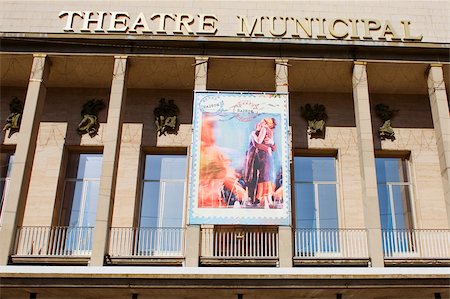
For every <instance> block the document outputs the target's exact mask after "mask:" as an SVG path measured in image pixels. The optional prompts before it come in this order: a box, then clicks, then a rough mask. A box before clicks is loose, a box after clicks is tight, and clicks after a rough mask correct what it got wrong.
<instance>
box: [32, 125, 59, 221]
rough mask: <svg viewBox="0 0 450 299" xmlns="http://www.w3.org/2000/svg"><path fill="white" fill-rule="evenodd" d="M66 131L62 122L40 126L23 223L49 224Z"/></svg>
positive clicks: (51, 217)
mask: <svg viewBox="0 0 450 299" xmlns="http://www.w3.org/2000/svg"><path fill="white" fill-rule="evenodd" d="M66 130H67V124H66V123H44V122H42V123H41V125H40V128H39V133H38V139H37V145H36V153H35V156H34V161H33V170H32V173H31V179H30V188H29V191H28V197H27V203H26V206H25V215H24V219H23V226H51V225H52V220H53V211H54V207H55V199H56V195H57V194H56V189H57V186H58V179H59V175H60V170H61V169H60V168H61V162H62V161H61V160H62V155H63V149H64V137H65V136H66Z"/></svg>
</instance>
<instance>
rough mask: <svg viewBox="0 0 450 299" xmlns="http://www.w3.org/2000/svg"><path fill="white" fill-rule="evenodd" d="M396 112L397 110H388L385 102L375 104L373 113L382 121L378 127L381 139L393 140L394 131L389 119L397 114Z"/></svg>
mask: <svg viewBox="0 0 450 299" xmlns="http://www.w3.org/2000/svg"><path fill="white" fill-rule="evenodd" d="M397 112H398V111H397V110H390V109H389V106H387V105H385V104H377V105H376V106H375V113H376V115H377V116H378V118H380V119H381V121H382V122H383V125H382V126H381V127H380V128H379V129H378V133H379V136H380V139H381V140H386V139H389V140H391V141H394V140H395V132H394V129H393V128H392V126H391V119H392V118H393V117H394V116H395V115H396V114H397Z"/></svg>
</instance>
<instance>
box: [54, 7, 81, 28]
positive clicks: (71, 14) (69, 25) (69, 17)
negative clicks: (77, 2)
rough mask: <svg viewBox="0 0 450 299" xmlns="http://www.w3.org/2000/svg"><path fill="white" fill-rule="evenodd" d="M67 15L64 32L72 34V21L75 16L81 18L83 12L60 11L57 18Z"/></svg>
mask: <svg viewBox="0 0 450 299" xmlns="http://www.w3.org/2000/svg"><path fill="white" fill-rule="evenodd" d="M66 15H67V23H66V26H65V27H64V29H63V30H64V31H65V32H73V19H74V18H75V16H79V17H81V18H83V12H82V11H62V12H60V13H59V18H63V17H64V16H66Z"/></svg>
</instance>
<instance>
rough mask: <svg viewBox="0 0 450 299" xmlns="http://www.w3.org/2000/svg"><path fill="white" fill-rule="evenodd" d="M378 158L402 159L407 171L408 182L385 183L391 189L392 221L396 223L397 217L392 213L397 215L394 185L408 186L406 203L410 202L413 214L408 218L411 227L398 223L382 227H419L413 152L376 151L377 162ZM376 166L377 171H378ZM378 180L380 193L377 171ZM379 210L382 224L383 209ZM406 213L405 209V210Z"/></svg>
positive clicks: (411, 228)
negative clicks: (393, 192) (407, 200)
mask: <svg viewBox="0 0 450 299" xmlns="http://www.w3.org/2000/svg"><path fill="white" fill-rule="evenodd" d="M376 159H400V160H401V161H402V167H403V168H404V170H405V171H406V178H407V182H385V183H384V184H385V185H386V186H387V187H388V190H389V194H388V196H389V198H388V200H389V203H388V204H389V207H390V209H391V218H392V222H393V223H396V219H395V218H396V217H392V215H395V204H394V198H393V195H392V186H408V191H409V192H408V193H409V194H408V195H409V203H406V204H407V205H408V204H409V206H410V209H411V210H410V213H409V214H410V215H411V219H408V222H409V225H410V226H411V227H409V228H397V227H396V225H393V227H392V228H383V227H381V229H382V230H414V229H417V228H418V222H417V220H418V217H417V215H416V207H415V203H416V200H415V192H414V191H415V190H414V186H415V184H414V182H413V177H414V176H413V173H412V167H413V166H412V161H411V152H409V151H375V162H376ZM375 166H376V163H375ZM376 171H377V170H376V167H375V172H376ZM376 180H377V193H378V185H379V183H378V174H377V173H376ZM379 198H380V195H379V194H378V200H379ZM403 204H405V203H404V202H402V205H403ZM378 205H379V201H378ZM378 210H379V213H378V214H379V217H380V224H381V209H380V208H378ZM403 214H404V211H403Z"/></svg>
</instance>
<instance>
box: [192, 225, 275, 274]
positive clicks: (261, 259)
mask: <svg viewBox="0 0 450 299" xmlns="http://www.w3.org/2000/svg"><path fill="white" fill-rule="evenodd" d="M278 245H279V241H278V229H277V228H276V227H253V226H247V227H245V226H243V227H236V226H233V227H225V226H218V227H203V228H202V230H201V257H200V263H201V264H202V265H208V266H244V265H245V266H276V265H277V264H278Z"/></svg>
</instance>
